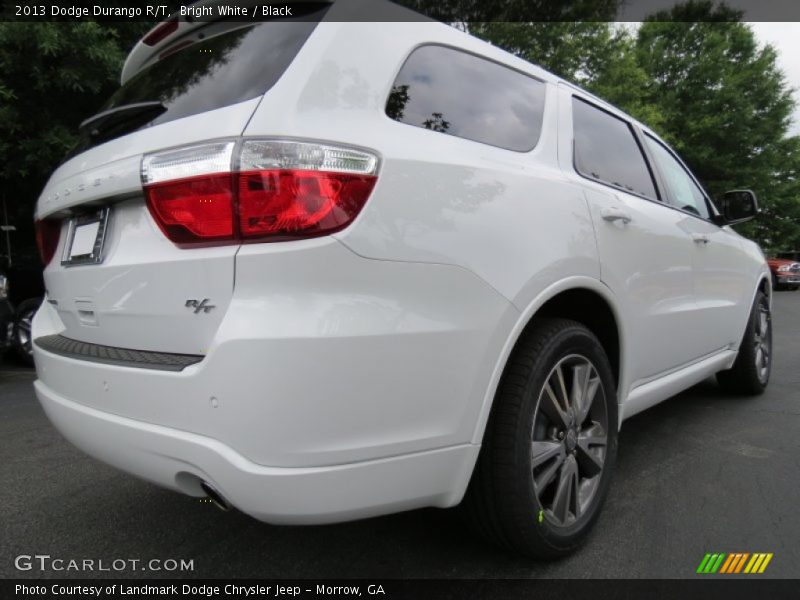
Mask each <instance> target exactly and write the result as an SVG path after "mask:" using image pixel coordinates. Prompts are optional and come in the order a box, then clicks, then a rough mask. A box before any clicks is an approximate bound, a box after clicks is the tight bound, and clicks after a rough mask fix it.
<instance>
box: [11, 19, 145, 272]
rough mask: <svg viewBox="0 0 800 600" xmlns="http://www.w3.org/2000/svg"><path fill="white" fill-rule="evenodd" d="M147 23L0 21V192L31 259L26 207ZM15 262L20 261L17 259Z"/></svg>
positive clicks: (19, 245)
mask: <svg viewBox="0 0 800 600" xmlns="http://www.w3.org/2000/svg"><path fill="white" fill-rule="evenodd" d="M148 27H149V26H148V25H147V24H145V23H130V24H129V23H124V24H123V23H113V24H109V23H106V24H99V23H94V22H76V23H47V22H41V23H29V22H24V23H23V22H0V194H2V196H3V197H4V198H5V200H6V204H7V206H8V210H9V213H10V214H9V220H10V221H11V222H12V223H13V224H14V225H15V226H16V227H17V229H18V232H17V233H15V234H14V235H15V246H16V247H17V249H18V251H21V252H23V253H24V254H26V255H27V257H28V258H30V255H31V254H32V253H33V252H32V247H31V246H32V244H31V243H28V244H25V243H17V242H23V240H32V239H33V237H32V233H31V227H32V225H31V219H32V215H33V206H34V203H35V200H36V198H37V197H38V195H39V193H40V192H41V189H42V187H43V186H44V184H45V182H46V181H47V178H48V177H49V175H50V173H51V172H52V171H53V169H54V168H55V167H56V166H57V165H58V163H59V162H60V161H61V159H62V158H63V157H64V155H65V153H66V152H67V150H68V149H69V148H70V147H72V145H73V144H74V143H75V142H76V140H77V137H76V134H77V125H78V124H79V123H80V122H81V121H83V120H84V119H86V118H87V117H89V116H91V115H92V114H94V113H95V112H97V109H98V108H99V107H100V106H101V105H102V104H103V103H104V102H105V100H106V99H107V98H108V96H109V95H110V94H111V93H112V92H113V90H114V89H115V88H116V87H117V86H118V84H119V73H120V69H121V67H122V63H123V61H124V59H125V56H126V55H127V52H128V50H129V49H130V47H131V46H132V45H133V43H134V42H135V41H136V39H137V38H138V37H139V35H141V33H142V32H143V31H146V30H147V28H148ZM17 258H19V257H17Z"/></svg>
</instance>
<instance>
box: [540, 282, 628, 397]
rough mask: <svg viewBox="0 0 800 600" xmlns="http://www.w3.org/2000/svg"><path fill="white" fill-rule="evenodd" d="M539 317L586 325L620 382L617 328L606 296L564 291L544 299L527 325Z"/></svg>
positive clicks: (587, 291)
mask: <svg viewBox="0 0 800 600" xmlns="http://www.w3.org/2000/svg"><path fill="white" fill-rule="evenodd" d="M541 317H561V318H564V319H572V320H573V321H578V322H579V323H582V324H583V325H585V326H586V327H587V328H588V329H589V330H590V331H591V332H592V333H594V334H595V335H596V336H597V339H598V340H600V344H601V345H602V346H603V350H605V352H606V355H607V356H608V360H609V362H610V363H611V370H612V371H613V373H614V380H615V381H616V383H617V384H619V370H620V346H619V329H618V327H617V319H616V318H615V317H614V312H613V311H612V310H611V306H610V305H609V304H608V302H607V301H606V299H605V298H603V297H602V296H601V295H600V294H598V293H597V292H593V291H591V290H587V289H572V290H566V291H564V292H561V293H560V294H558V295H556V296H554V297H553V298H551V299H550V300H548V301H547V302H545V303H544V305H542V307H541V308H540V309H539V310H538V311H537V312H536V314H535V315H534V316H533V317H532V318H531V320H530V322H529V323H528V325H527V327H530V326H531V324H532V323H534V322H535V321H536V319H538V318H541ZM527 327H526V328H527Z"/></svg>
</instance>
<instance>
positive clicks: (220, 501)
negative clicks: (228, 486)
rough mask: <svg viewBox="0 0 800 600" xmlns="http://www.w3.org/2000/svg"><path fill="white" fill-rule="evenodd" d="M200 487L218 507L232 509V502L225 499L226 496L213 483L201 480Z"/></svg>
mask: <svg viewBox="0 0 800 600" xmlns="http://www.w3.org/2000/svg"><path fill="white" fill-rule="evenodd" d="M200 487H201V488H202V489H203V491H204V492H205V493H206V496H208V499H209V500H211V503H212V504H213V505H214V506H216V507H217V508H218V509H220V510H221V511H225V512H227V511H229V510H230V509H231V506H230V504H228V501H227V500H225V497H224V496H223V495H222V494H220V493H219V492H218V491H217V490H216V488H215V487H214V486H213V485H211V484H210V483H208V482H207V481H201V482H200Z"/></svg>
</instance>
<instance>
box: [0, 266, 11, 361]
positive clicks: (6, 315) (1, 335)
mask: <svg viewBox="0 0 800 600" xmlns="http://www.w3.org/2000/svg"><path fill="white" fill-rule="evenodd" d="M13 324H14V309H13V307H12V306H11V302H10V301H9V299H8V277H6V275H4V274H3V273H2V272H0V362H2V360H3V356H4V355H5V353H6V351H7V350H8V348H9V346H10V341H11V331H12V329H13Z"/></svg>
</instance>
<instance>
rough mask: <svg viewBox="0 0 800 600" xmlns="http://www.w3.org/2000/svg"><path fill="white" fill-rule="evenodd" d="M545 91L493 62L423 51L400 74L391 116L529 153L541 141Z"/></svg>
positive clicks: (389, 101)
mask: <svg viewBox="0 0 800 600" xmlns="http://www.w3.org/2000/svg"><path fill="white" fill-rule="evenodd" d="M545 88H546V85H545V83H543V82H542V81H539V80H538V79H534V78H533V77H530V76H528V75H525V74H523V73H520V72H519V71H515V70H513V69H510V68H508V67H504V66H502V65H499V64H497V63H494V62H492V61H490V60H486V59H483V58H479V57H477V56H473V55H472V54H467V53H466V52H461V51H459V50H454V49H452V48H446V47H444V46H422V47H421V48H418V49H416V50H414V52H412V53H411V56H409V57H408V60H406V62H405V64H404V65H403V67H402V68H401V69H400V73H399V74H398V75H397V79H396V80H395V82H394V85H393V86H392V91H391V93H390V94H389V97H388V98H387V101H386V114H387V115H388V116H389V117H390V118H392V119H394V120H396V121H400V122H401V123H406V124H408V125H413V126H415V127H422V128H424V129H430V130H432V131H438V132H440V133H447V134H449V135H454V136H456V137H460V138H466V139H468V140H474V141H476V142H481V143H483V144H490V145H492V146H498V147H500V148H505V149H507V150H514V151H517V152H527V151H528V150H531V149H533V147H534V146H536V142H537V141H538V140H539V133H540V131H541V129H542V115H543V113H544V98H545Z"/></svg>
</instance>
